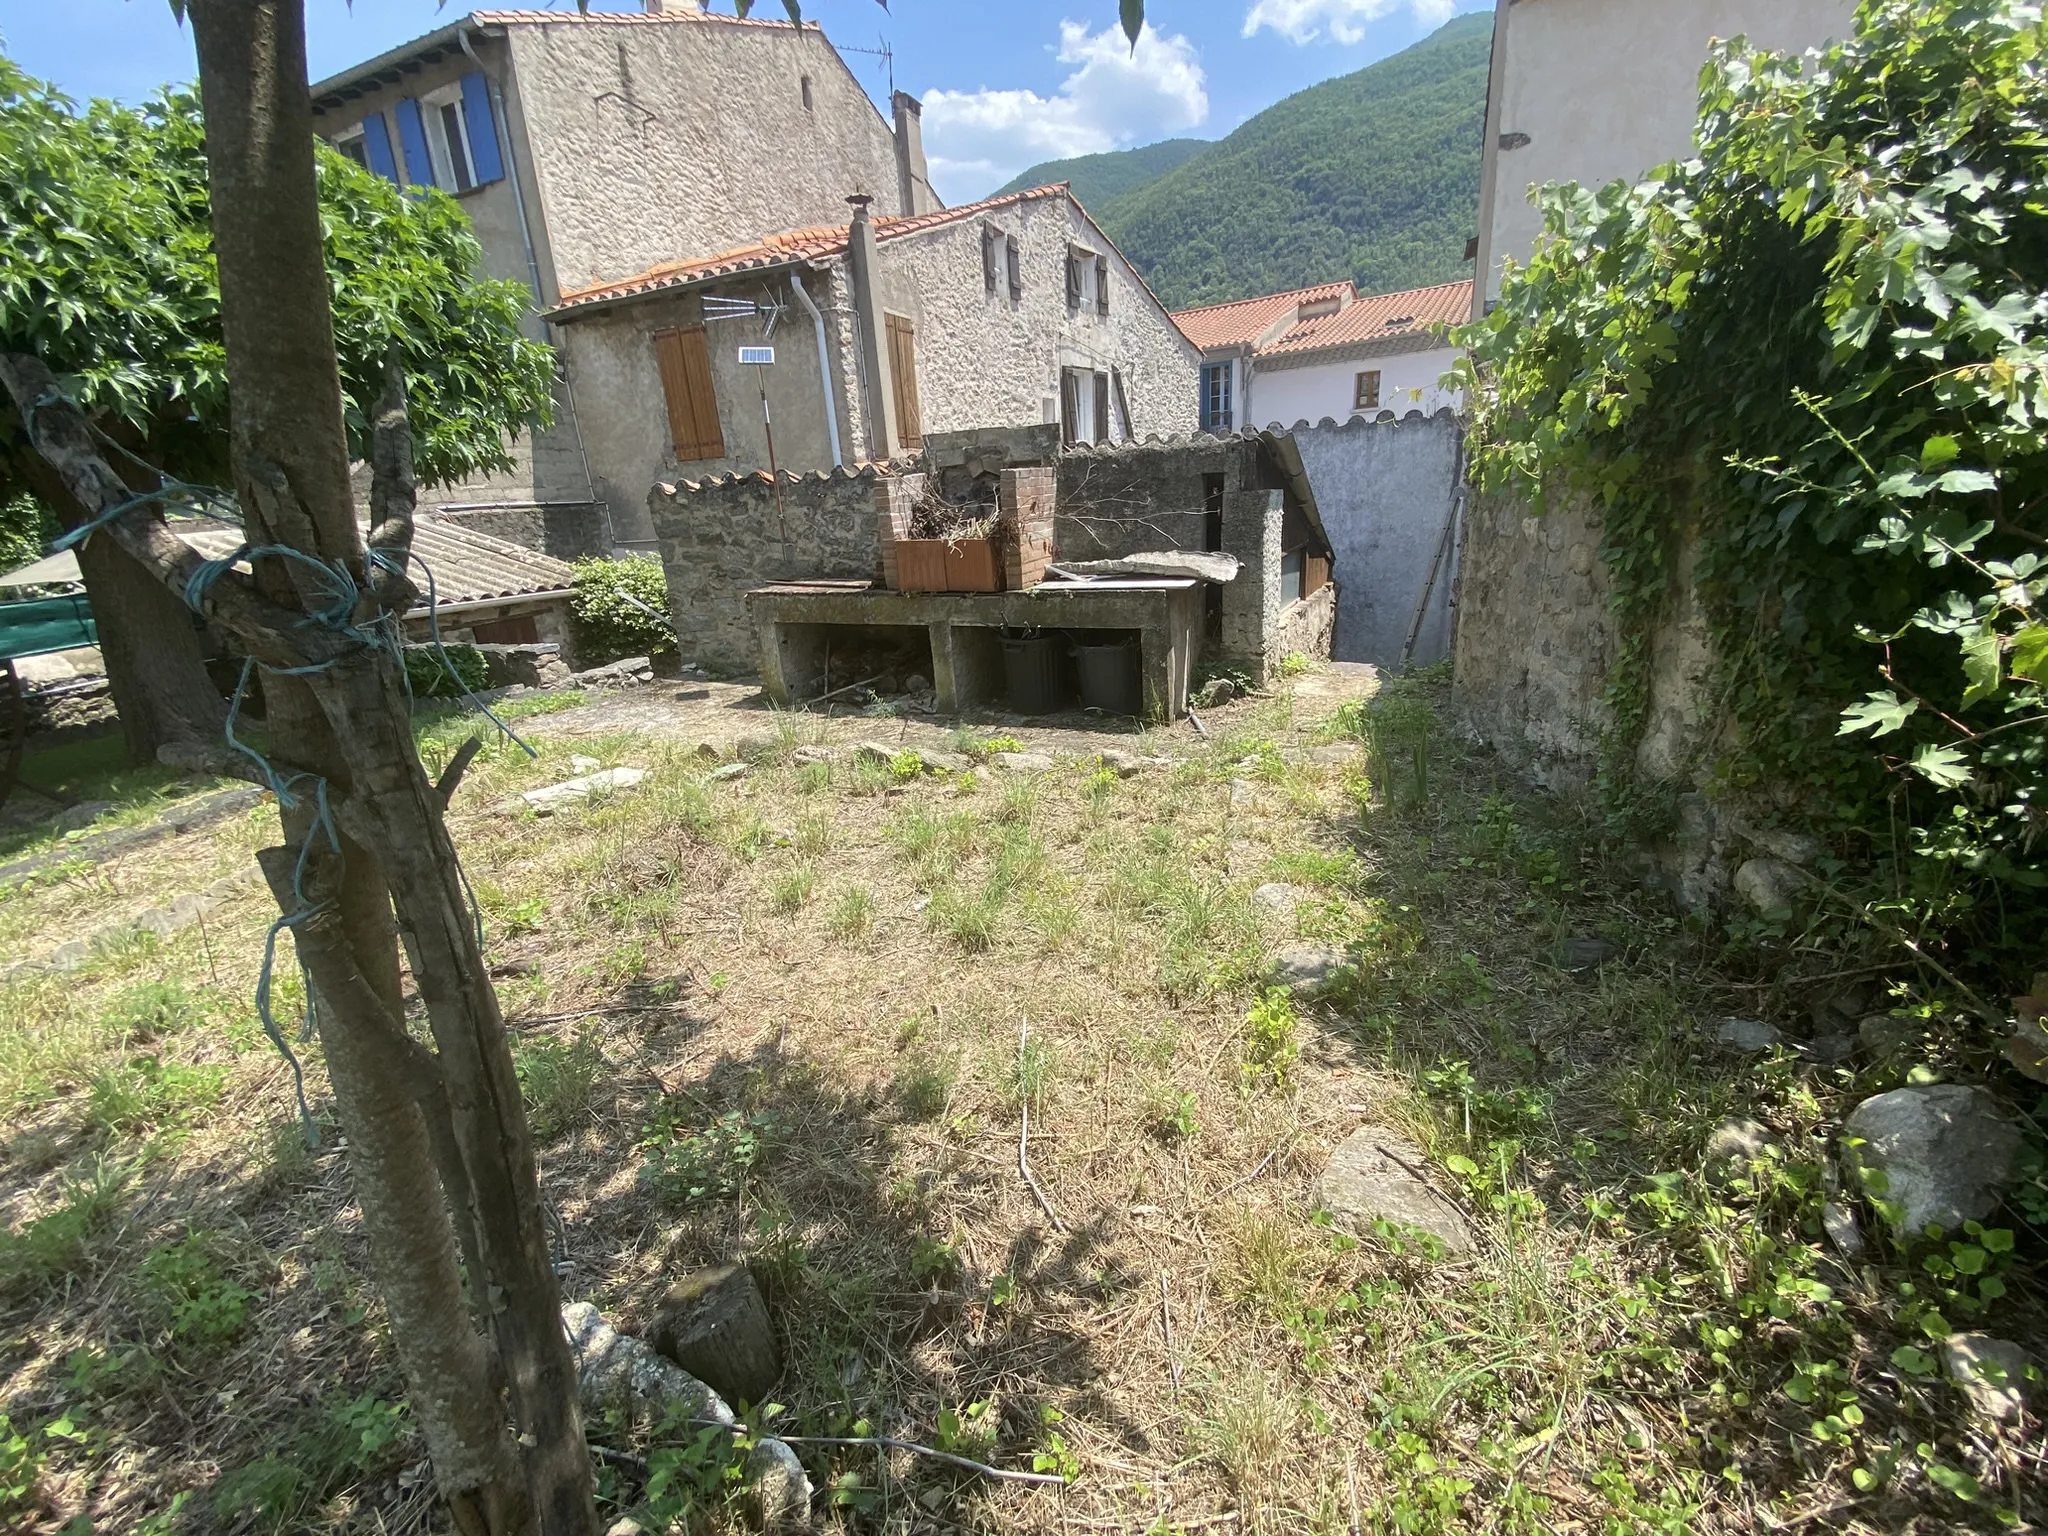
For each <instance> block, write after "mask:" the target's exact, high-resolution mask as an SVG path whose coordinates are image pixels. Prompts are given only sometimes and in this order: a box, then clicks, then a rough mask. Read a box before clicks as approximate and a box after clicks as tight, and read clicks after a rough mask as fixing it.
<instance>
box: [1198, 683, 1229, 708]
mask: <svg viewBox="0 0 2048 1536" xmlns="http://www.w3.org/2000/svg"><path fill="white" fill-rule="evenodd" d="M1236 697H1237V684H1235V683H1233V682H1232V681H1231V680H1230V679H1229V678H1227V677H1212V678H1210V679H1209V681H1208V682H1206V683H1204V684H1202V686H1201V688H1200V689H1198V690H1197V691H1196V693H1195V696H1194V698H1193V700H1192V701H1191V702H1192V703H1193V704H1194V706H1195V707H1196V708H1197V709H1217V708H1220V707H1221V706H1223V705H1225V704H1228V703H1229V702H1230V701H1231V700H1232V699H1234V698H1236Z"/></svg>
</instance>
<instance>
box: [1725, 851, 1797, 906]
mask: <svg viewBox="0 0 2048 1536" xmlns="http://www.w3.org/2000/svg"><path fill="white" fill-rule="evenodd" d="M1805 884H1806V875H1805V873H1804V871H1802V870H1800V869H1799V868H1798V867H1797V866H1795V865H1792V864H1788V863H1786V862H1785V861H1784V860H1783V859H1750V860H1748V861H1747V862H1746V863H1744V864H1743V865H1742V867H1741V868H1739V869H1737V870H1736V871H1735V894H1736V895H1738V896H1740V897H1741V898H1742V899H1743V900H1744V901H1746V902H1748V903H1749V904H1750V905H1751V906H1752V907H1754V908H1756V910H1757V911H1758V912H1779V911H1786V910H1789V909H1790V908H1791V907H1792V906H1793V904H1794V903H1796V902H1797V901H1798V900H1799V894H1800V890H1801V888H1802V887H1804V886H1805Z"/></svg>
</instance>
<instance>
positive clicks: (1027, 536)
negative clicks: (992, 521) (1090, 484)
mask: <svg viewBox="0 0 2048 1536" xmlns="http://www.w3.org/2000/svg"><path fill="white" fill-rule="evenodd" d="M1058 483H1059V475H1058V472H1057V471H1056V470H1054V469H1053V468H1052V467H1051V466H1050V465H1044V464H1038V465H1031V466H1029V467H1027V468H1024V469H1006V470H1004V471H1003V472H1002V476H1001V478H1000V480H999V481H998V483H997V488H996V504H997V507H998V508H999V511H1000V517H999V519H998V533H997V538H998V540H999V541H1000V542H1001V545H1002V556H1003V586H1004V588H1005V590H1007V591H1011V592H1021V591H1023V590H1024V589H1025V588H1026V587H1035V586H1037V585H1038V584H1039V583H1040V582H1041V581H1043V580H1045V568H1046V567H1047V566H1048V565H1050V564H1051V563H1052V518H1053V503H1054V500H1055V498H1056V494H1057V487H1058Z"/></svg>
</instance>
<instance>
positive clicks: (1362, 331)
mask: <svg viewBox="0 0 2048 1536" xmlns="http://www.w3.org/2000/svg"><path fill="white" fill-rule="evenodd" d="M1471 318H1472V279H1470V278H1469V277H1468V278H1463V279H1461V280H1459V281H1458V282H1455V283H1439V284H1437V285H1436V286H1435V287H1433V288H1406V289H1403V290H1402V291H1401V292H1399V293H1375V294H1369V295H1366V296H1364V297H1362V298H1360V299H1359V300H1358V301H1357V302H1356V303H1354V304H1350V305H1347V306H1346V307H1345V308H1343V309H1341V310H1339V311H1338V312H1337V313H1336V314H1334V315H1320V316H1318V317H1316V318H1315V319H1313V320H1303V321H1301V322H1300V323H1299V324H1297V325H1296V326H1294V328H1293V329H1291V330H1290V331H1288V332H1287V334H1286V335H1284V336H1282V337H1280V338H1279V339H1278V340H1277V341H1273V342H1269V343H1268V344H1267V345H1265V346H1263V347H1261V348H1259V356H1261V357H1268V356H1273V355H1286V356H1293V355H1296V354H1299V353H1302V352H1318V351H1321V350H1322V349H1323V348H1325V347H1342V346H1349V345H1353V344H1355V343H1358V342H1367V341H1382V340H1385V339H1387V338H1389V337H1396V336H1413V337H1415V338H1417V339H1418V340H1420V339H1422V338H1425V337H1428V336H1429V334H1430V327H1431V326H1432V325H1435V324H1438V323H1443V324H1449V325H1462V324H1464V323H1465V322H1466V321H1467V320H1469V319H1471ZM1395 350H1401V349H1398V348H1397V349H1395Z"/></svg>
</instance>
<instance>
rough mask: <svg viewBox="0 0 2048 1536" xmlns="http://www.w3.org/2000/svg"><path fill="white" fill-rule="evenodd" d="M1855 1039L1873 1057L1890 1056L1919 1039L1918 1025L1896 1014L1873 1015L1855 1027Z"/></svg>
mask: <svg viewBox="0 0 2048 1536" xmlns="http://www.w3.org/2000/svg"><path fill="white" fill-rule="evenodd" d="M1856 1038H1857V1039H1859V1040H1861V1041H1862V1042H1863V1048H1864V1049H1865V1050H1866V1051H1868V1052H1870V1053H1871V1055H1873V1056H1890V1055H1892V1054H1893V1053H1895V1052H1897V1051H1902V1050H1904V1049H1905V1048H1906V1047H1907V1046H1909V1045H1911V1044H1912V1043H1913V1042H1914V1041H1915V1040H1918V1039H1919V1038H1920V1025H1919V1024H1918V1022H1916V1021H1915V1020H1913V1019H1902V1018H1899V1017H1898V1016H1897V1015H1896V1014H1890V1013H1873V1014H1872V1015H1871V1016H1870V1017H1869V1018H1867V1019H1865V1020H1864V1021H1863V1022H1862V1023H1861V1024H1858V1025H1857V1026H1856Z"/></svg>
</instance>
